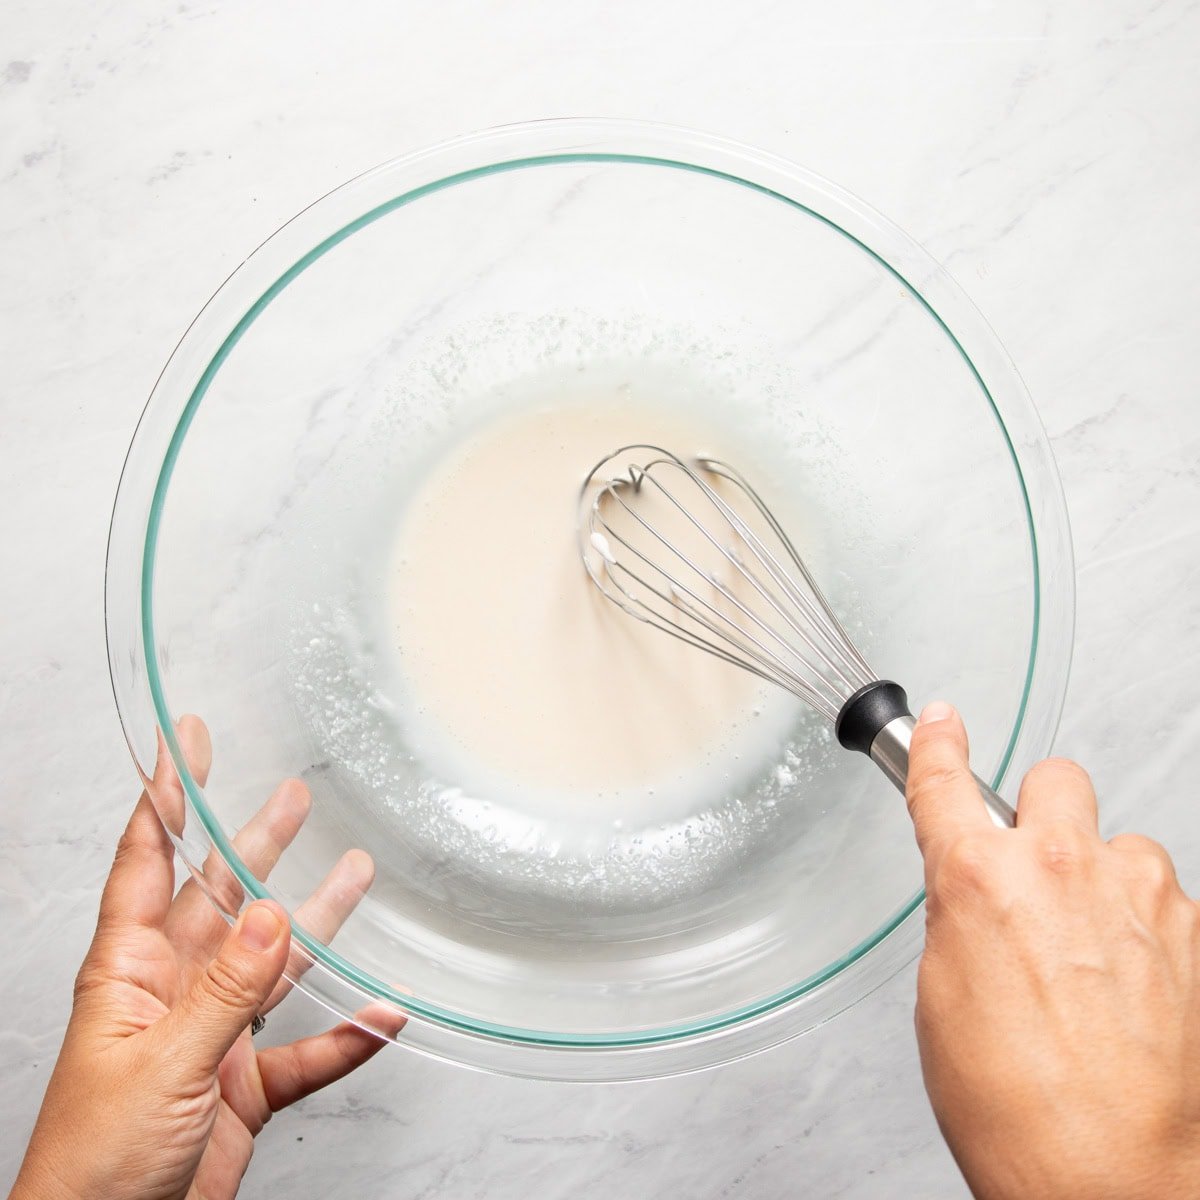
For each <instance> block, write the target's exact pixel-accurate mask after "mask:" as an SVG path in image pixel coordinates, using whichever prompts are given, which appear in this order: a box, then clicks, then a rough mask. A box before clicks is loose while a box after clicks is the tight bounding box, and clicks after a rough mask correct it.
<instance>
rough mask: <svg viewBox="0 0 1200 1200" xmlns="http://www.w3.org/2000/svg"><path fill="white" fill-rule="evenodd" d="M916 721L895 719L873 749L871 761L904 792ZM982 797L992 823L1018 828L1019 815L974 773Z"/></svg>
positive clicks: (910, 716)
mask: <svg viewBox="0 0 1200 1200" xmlns="http://www.w3.org/2000/svg"><path fill="white" fill-rule="evenodd" d="M916 723H917V722H916V719H915V718H914V717H913V716H912V714H911V713H909V714H906V715H905V716H902V717H895V718H894V719H893V720H891V721H889V722H888V723H887V724H886V725H885V726H884V727H883V728H882V729H881V730H880V731H879V733H878V734H877V735H876V737H875V741H874V742H873V743H872V745H871V758H872V759H873V760H874V762H875V765H876V766H878V767H879V769H880V770H881V771H882V772H883V773H884V774H885V775H886V776H887V777H888V778H889V779H890V780H891V781H892V782H893V783H894V784H895V785H896V787H897V788H898V789H899V790H900V791H901V792H903V791H904V785H905V783H906V781H907V779H908V747H909V744H910V743H911V742H912V731H913V728H914V727H915V726H916ZM971 774H972V778H973V779H974V780H975V783H976V785H977V786H978V788H979V794H980V795H981V796H982V797H983V802H984V804H986V805H987V810H988V813H989V815H990V816H991V818H992V820H993V821H995V822H996V824H997V825H1000V826H1002V827H1003V828H1006V829H1008V828H1011V827H1012V826H1013V825H1015V824H1016V821H1017V812H1016V809H1014V808H1013V806H1012V805H1011V804H1009V802H1008V801H1007V800H1005V799H1004V797H1003V796H1001V795H1000V794H999V793H998V792H996V791H994V790H993V789H992V788H990V787H988V785H987V784H986V783H984V781H983V780H982V779H980V778H979V776H978V775H976V774H975V773H974V772H972V773H971Z"/></svg>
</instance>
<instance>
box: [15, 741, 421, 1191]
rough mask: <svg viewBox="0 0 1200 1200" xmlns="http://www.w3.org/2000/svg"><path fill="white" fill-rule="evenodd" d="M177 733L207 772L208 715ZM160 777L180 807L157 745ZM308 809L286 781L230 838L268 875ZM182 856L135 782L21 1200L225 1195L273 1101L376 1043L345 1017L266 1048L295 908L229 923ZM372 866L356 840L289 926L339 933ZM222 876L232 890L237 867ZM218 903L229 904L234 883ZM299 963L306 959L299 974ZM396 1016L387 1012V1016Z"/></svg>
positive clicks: (162, 792) (281, 1104)
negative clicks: (263, 1025)
mask: <svg viewBox="0 0 1200 1200" xmlns="http://www.w3.org/2000/svg"><path fill="white" fill-rule="evenodd" d="M178 737H179V741H180V744H181V746H182V747H183V749H184V753H185V755H186V757H187V760H188V764H189V766H190V768H191V769H192V772H193V774H194V775H195V777H196V778H197V780H198V781H199V782H200V783H201V784H203V783H204V781H205V779H206V777H207V775H208V769H209V765H210V761H211V749H210V745H209V739H208V731H207V730H206V729H205V727H204V725H203V723H202V722H201V721H200V720H199V719H198V718H195V717H184V718H183V719H182V720H181V721H180V723H179V726H178ZM151 787H152V788H153V789H154V795H155V799H156V800H158V801H159V804H160V808H161V807H162V805H163V803H164V800H165V802H166V803H167V804H168V805H170V804H171V803H172V802H174V803H177V804H178V806H179V811H180V812H182V803H183V795H182V788H181V787H180V784H179V780H178V777H177V775H176V774H175V772H174V769H173V767H172V766H171V765H170V759H169V757H168V756H167V755H166V754H165V753H160V755H159V763H158V766H157V768H156V770H155V778H154V780H153V781H152V784H151ZM310 805H311V799H310V797H309V794H308V790H307V788H305V786H304V785H303V784H302V783H300V782H299V781H298V780H290V781H288V782H286V783H284V784H282V785H281V786H280V787H279V789H278V790H277V791H276V792H275V794H274V795H273V796H272V797H271V798H270V799H269V800H268V801H267V802H266V804H265V805H263V807H262V808H261V809H260V810H259V812H258V813H257V815H256V816H254V817H253V818H252V819H251V820H250V821H249V822H247V824H246V825H245V826H244V828H243V829H242V830H241V831H240V832H239V833H238V835H237V837H236V838H235V839H234V846H235V848H236V849H237V852H238V854H239V855H240V856H241V858H242V860H243V862H245V864H246V866H247V867H248V868H249V869H250V870H251V871H253V872H254V874H255V875H256V876H257V877H258V878H260V879H264V878H266V875H267V873H268V872H269V871H270V870H271V868H272V867H273V866H274V865H275V863H276V861H277V860H278V858H279V856H280V854H281V853H282V852H283V851H284V850H285V849H286V847H287V846H288V845H289V844H290V843H291V841H292V839H293V838H294V837H295V836H296V833H297V832H298V830H299V828H300V826H301V825H302V824H303V822H304V819H305V817H306V816H307V815H308V811H309V807H310ZM172 861H173V848H172V845H171V842H170V839H169V838H168V837H167V835H166V833H165V831H164V830H163V827H162V824H161V823H160V821H159V818H158V816H157V815H156V813H155V809H154V807H153V805H152V804H151V802H150V799H149V797H148V796H147V794H146V793H145V792H143V793H142V797H141V799H140V800H139V801H138V805H137V808H136V809H135V810H134V813H133V817H132V818H131V820H130V822H129V826H128V828H127V829H126V830H125V834H124V836H123V837H122V838H121V842H120V845H119V846H118V847H117V855H116V860H115V861H114V863H113V867H112V872H111V874H110V875H109V878H108V883H107V885H106V886H105V889H104V894H103V897H102V899H101V901H100V916H99V920H98V922H97V927H96V936H95V939H94V940H93V942H92V946H91V949H90V950H89V951H88V954H87V957H86V958H85V959H84V962H83V966H82V967H81V968H80V971H79V976H78V979H77V981H76V985H75V1004H74V1008H73V1011H72V1014H71V1019H70V1022H69V1024H68V1026H67V1032H66V1036H65V1039H64V1041H63V1047H62V1051H61V1053H60V1055H59V1059H58V1063H57V1065H56V1066H55V1068H54V1072H53V1074H52V1076H51V1079H50V1084H49V1086H48V1088H47V1090H46V1097H45V1100H44V1101H43V1104H42V1110H41V1113H40V1114H39V1116H38V1120H37V1125H36V1126H35V1128H34V1132H33V1136H32V1138H31V1140H30V1144H29V1150H28V1152H27V1154H26V1157H25V1162H24V1163H23V1165H22V1168H21V1172H20V1174H19V1175H18V1177H17V1182H16V1184H15V1186H14V1189H13V1192H12V1197H11V1200H43V1198H45V1200H50V1198H51V1197H52V1198H53V1200H83V1198H84V1197H87V1198H88V1200H92V1198H99V1197H103V1198H104V1200H151V1198H154V1200H160V1198H161V1200H169V1198H175V1197H194V1198H196V1200H199V1198H200V1197H203V1198H204V1200H226V1198H228V1197H231V1196H233V1195H235V1194H236V1192H237V1190H238V1185H239V1183H240V1182H241V1178H242V1175H243V1174H244V1173H245V1170H246V1167H247V1166H248V1164H249V1162H250V1156H251V1154H252V1152H253V1148H254V1137H255V1136H256V1135H257V1134H258V1132H259V1131H260V1130H261V1129H262V1127H263V1126H264V1125H265V1124H266V1123H267V1121H269V1120H270V1119H271V1115H272V1114H273V1113H276V1112H278V1111H279V1110H280V1109H282V1108H285V1107H286V1106H287V1105H289V1104H293V1103H294V1102H295V1101H297V1100H299V1099H301V1098H302V1097H304V1096H307V1095H309V1094H310V1093H312V1092H314V1091H317V1090H318V1089H319V1088H322V1087H325V1086H326V1085H327V1084H329V1083H332V1082H333V1081H334V1080H337V1079H340V1078H341V1077H342V1076H343V1075H345V1074H347V1073H348V1072H349V1071H352V1070H353V1069H354V1068H355V1067H357V1066H359V1065H360V1064H361V1063H363V1062H365V1061H366V1060H367V1059H368V1058H370V1057H371V1056H372V1055H373V1054H374V1053H375V1052H376V1051H377V1050H379V1049H380V1047H382V1046H383V1044H384V1043H383V1041H382V1040H381V1039H380V1038H378V1037H376V1036H374V1035H372V1034H370V1033H367V1032H366V1031H364V1030H362V1029H360V1028H358V1026H356V1025H354V1024H351V1023H349V1022H347V1023H344V1024H341V1025H338V1026H336V1027H335V1028H333V1029H330V1030H328V1031H327V1032H325V1033H322V1034H320V1035H318V1036H316V1037H311V1038H305V1039H303V1040H301V1041H297V1042H293V1043H291V1044H290V1045H286V1046H275V1047H271V1048H269V1049H264V1050H257V1049H256V1047H255V1046H254V1044H253V1043H252V1042H251V1040H250V1032H249V1026H250V1023H251V1021H252V1019H253V1018H254V1016H255V1015H256V1014H261V1013H264V1012H266V1011H269V1010H270V1009H271V1008H272V1007H273V1006H274V1005H276V1004H278V1003H279V1001H280V1000H282V999H283V997H284V996H285V995H286V994H287V991H288V989H289V987H290V984H288V982H287V980H286V979H283V978H281V976H282V973H283V971H284V968H285V965H286V964H287V963H288V956H289V945H290V940H291V939H290V927H289V924H288V918H287V915H286V913H284V911H283V910H282V909H281V908H280V907H279V905H277V904H275V903H273V902H269V901H258V902H256V903H254V904H251V905H250V906H249V907H248V908H246V909H245V911H243V912H242V914H241V916H240V917H239V919H238V921H237V923H236V925H235V926H234V927H233V929H232V931H231V930H229V928H228V926H227V925H226V923H225V921H224V919H223V918H222V917H221V916H220V915H219V913H218V912H217V910H216V908H215V907H214V906H213V905H212V903H211V902H210V901H209V899H208V897H207V896H205V895H204V894H203V892H202V891H201V890H200V888H199V885H198V884H197V883H196V882H195V881H194V880H189V881H188V882H187V883H185V884H184V886H183V887H182V888H181V889H180V890H179V893H178V895H176V896H174V898H172V892H173V891H174V870H173V865H172ZM222 867H223V864H222ZM210 874H211V873H210ZM373 875H374V865H373V864H372V862H371V860H370V858H369V857H368V855H367V854H366V853H364V852H363V851H361V850H352V851H349V852H348V853H347V854H346V855H344V856H343V857H342V859H341V860H340V861H339V862H338V863H337V864H336V865H335V866H334V867H333V869H332V870H331V871H330V873H329V875H328V876H327V877H326V879H325V881H324V882H323V883H322V884H321V885H320V887H318V889H317V890H316V891H315V892H314V893H313V895H312V896H311V897H310V899H309V900H308V902H307V903H306V904H305V905H303V906H301V908H300V909H299V910H298V911H297V913H296V919H297V921H298V922H299V923H300V924H301V925H302V926H303V927H304V928H305V929H307V930H308V931H310V932H311V933H313V934H314V935H315V936H316V937H318V938H321V939H322V940H326V941H327V940H329V939H330V938H331V937H332V936H333V935H334V933H336V932H337V930H338V929H339V928H340V926H341V924H342V922H343V921H344V920H345V919H346V917H347V916H348V915H349V914H350V913H351V912H352V911H353V909H354V907H355V905H356V904H357V903H358V901H359V900H360V899H361V898H362V896H363V894H364V893H365V892H366V890H367V888H368V887H369V886H370V884H371V880H372V877H373ZM213 877H218V876H213ZM222 885H223V887H224V888H229V887H231V886H232V887H236V884H235V883H234V881H233V877H232V875H229V874H228V873H227V871H226V876H225V878H224V879H223V880H222ZM224 899H225V900H226V902H227V903H229V904H231V911H236V909H237V908H238V907H239V906H240V903H241V899H242V895H241V889H240V888H237V890H236V894H235V895H232V896H231V895H226V896H225V897H224ZM302 969H303V962H302V960H300V959H299V958H296V959H294V960H293V962H292V967H291V970H290V971H289V974H291V975H292V976H293V977H295V976H296V975H297V974H298V973H299V971H300V970H302ZM371 1015H372V1020H373V1023H374V1024H376V1025H377V1026H378V1025H380V1023H381V1022H386V1021H387V1017H386V1014H376V1013H374V1012H372V1014H371ZM399 1023H400V1022H399V1021H398V1020H397V1019H395V1018H392V1028H394V1029H395V1028H398V1026H399Z"/></svg>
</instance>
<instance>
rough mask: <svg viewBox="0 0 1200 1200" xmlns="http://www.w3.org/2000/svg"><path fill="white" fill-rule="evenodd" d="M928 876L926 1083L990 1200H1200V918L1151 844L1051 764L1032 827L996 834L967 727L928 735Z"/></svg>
mask: <svg viewBox="0 0 1200 1200" xmlns="http://www.w3.org/2000/svg"><path fill="white" fill-rule="evenodd" d="M908 802H909V810H910V812H911V814H912V818H913V822H914V825H915V827H916V834H917V842H918V845H919V846H920V849H921V853H922V855H923V857H924V860H925V888H926V893H927V897H928V903H927V909H926V918H927V933H926V946H925V952H924V955H923V956H922V958H921V964H920V970H919V974H918V981H917V1014H916V1022H917V1037H918V1041H919V1043H920V1050H921V1065H922V1069H923V1072H924V1076H925V1086H926V1088H927V1090H928V1092H929V1096H930V1099H931V1101H932V1103H933V1108H934V1111H935V1113H936V1114H937V1118H938V1123H939V1124H940V1126H941V1129H942V1133H943V1134H944V1136H945V1138H946V1141H947V1143H948V1144H949V1146H950V1149H951V1151H952V1153H953V1154H954V1157H955V1158H956V1160H957V1161H958V1164H959V1166H960V1168H961V1169H962V1171H963V1174H964V1175H965V1177H966V1179H967V1182H968V1184H969V1185H970V1187H971V1190H972V1191H973V1192H974V1194H975V1196H976V1197H978V1198H979V1200H1017V1198H1018V1197H1019V1198H1020V1200H1058V1198H1059V1197H1062V1198H1063V1200H1068V1198H1069V1200H1109V1198H1111V1200H1142V1198H1146V1200H1150V1198H1153V1200H1177V1198H1178V1200H1182V1198H1184V1197H1189V1198H1192V1197H1196V1196H1198V1195H1200V906H1198V905H1197V904H1196V903H1194V902H1193V901H1192V900H1190V899H1189V898H1188V897H1187V896H1186V895H1185V894H1184V893H1183V891H1182V890H1181V889H1180V887H1179V883H1178V881H1177V879H1176V877H1175V871H1174V868H1173V867H1172V864H1171V860H1170V858H1169V857H1168V855H1167V852H1166V851H1165V850H1164V849H1163V848H1162V847H1161V846H1159V845H1158V844H1157V843H1155V842H1152V841H1150V840H1149V839H1148V838H1143V837H1139V836H1137V835H1133V834H1122V835H1120V836H1118V837H1115V838H1113V839H1112V840H1111V841H1109V842H1105V841H1103V840H1101V838H1100V835H1099V833H1098V831H1097V820H1096V797H1095V793H1094V792H1093V790H1092V785H1091V781H1090V780H1089V779H1088V776H1087V774H1086V773H1085V772H1084V770H1083V769H1082V768H1081V767H1079V766H1077V765H1076V764H1075V763H1072V762H1067V761H1065V760H1061V759H1050V760H1047V761H1046V762H1043V763H1039V764H1038V765H1037V766H1036V767H1034V768H1033V770H1031V771H1030V772H1029V774H1028V775H1027V776H1026V777H1025V781H1024V783H1023V784H1022V787H1021V794H1020V801H1019V804H1018V807H1017V827H1016V829H998V828H996V827H995V826H994V825H993V824H992V823H991V821H990V819H989V818H988V816H987V814H986V811H985V809H984V807H983V804H982V802H981V800H980V797H979V792H978V789H977V787H976V786H975V784H974V783H973V781H972V779H971V775H970V772H969V769H968V767H967V735H966V731H965V730H964V728H963V725H962V721H961V720H960V719H959V717H958V715H957V713H955V712H954V710H953V709H950V708H949V706H947V705H941V704H938V705H930V707H929V708H927V709H926V710H925V712H924V713H922V715H921V720H920V721H919V722H918V724H917V728H916V730H915V731H914V733H913V739H912V749H911V754H910V761H909V776H908Z"/></svg>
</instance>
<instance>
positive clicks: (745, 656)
mask: <svg viewBox="0 0 1200 1200" xmlns="http://www.w3.org/2000/svg"><path fill="white" fill-rule="evenodd" d="M692 462H693V463H694V464H695V467H694V468H693V466H691V465H689V464H688V463H687V462H685V461H684V460H683V459H682V458H680V457H679V456H677V455H675V454H673V453H671V452H670V451H669V450H666V449H664V448H662V447H661V446H653V445H630V446H624V447H622V448H621V449H619V450H616V451H614V452H613V453H612V454H610V455H607V456H606V457H605V458H604V459H602V460H601V461H600V462H599V463H597V464H596V466H595V467H594V468H593V469H592V471H591V472H590V473H589V475H588V477H587V479H586V480H585V482H584V485H583V489H582V491H581V494H580V513H579V536H580V553H581V555H582V558H583V562H584V566H585V567H586V569H587V573H588V575H589V576H590V577H591V580H592V582H593V583H594V584H595V585H596V587H597V588H598V589H599V590H600V591H601V593H602V594H603V595H604V596H605V597H607V598H608V599H609V600H610V601H612V602H613V603H614V604H616V605H617V606H618V607H620V608H621V609H623V610H624V611H625V612H626V613H628V614H629V615H630V616H633V617H635V618H637V619H638V620H639V621H642V622H645V623H647V624H649V625H652V626H654V627H655V628H658V629H661V630H663V631H664V632H666V633H669V634H671V635H672V636H673V637H676V638H678V639H680V640H681V641H684V642H686V643H688V644H689V645H692V646H694V647H696V648H697V649H701V650H704V651H705V652H706V653H708V654H712V655H714V656H716V657H717V658H720V659H723V660H724V661H726V662H729V663H731V664H733V665H735V666H738V667H740V668H742V669H743V670H746V671H750V672H751V673H753V674H754V675H757V676H758V677H759V678H761V679H764V680H766V681H767V682H769V683H773V684H775V685H777V686H779V687H783V688H785V689H786V690H787V691H789V692H791V693H793V694H794V695H796V696H798V697H799V698H800V699H802V700H804V701H805V702H807V703H808V704H809V705H811V706H812V707H813V708H814V709H816V711H817V712H819V713H821V714H822V715H823V716H824V717H825V718H826V719H827V720H829V721H830V722H831V723H832V724H833V726H834V728H835V731H836V732H837V736H838V740H839V741H840V742H841V744H842V745H843V746H845V747H847V748H848V749H853V750H859V751H861V752H863V753H865V754H867V755H869V756H870V757H871V758H872V759H873V760H874V761H875V762H876V763H877V764H878V765H879V766H880V768H881V769H882V770H883V772H884V774H885V775H887V776H888V777H889V778H890V779H891V780H892V781H893V783H895V784H896V786H897V787H899V788H900V789H901V790H903V788H904V781H905V778H906V776H907V772H908V745H909V741H910V738H911V732H912V729H913V727H914V724H915V722H914V718H913V716H912V714H911V712H910V711H909V708H908V699H907V695H906V694H905V692H904V689H903V688H901V687H900V686H899V685H898V684H896V683H893V682H891V681H890V680H881V679H880V678H879V677H878V675H876V674H875V673H874V672H873V671H872V670H871V668H870V666H869V665H868V664H867V662H866V660H865V659H864V658H863V656H862V654H861V653H860V652H859V651H858V649H857V647H856V646H855V645H854V643H853V641H852V640H851V638H850V637H849V635H848V634H847V632H846V630H845V628H844V627H843V625H842V623H841V621H840V620H839V619H838V617H837V615H836V613H835V612H834V611H833V609H832V607H831V606H830V604H829V603H828V601H827V600H826V598H825V595H824V593H823V592H822V591H821V588H820V587H819V586H818V584H817V582H816V580H815V579H814V578H813V576H812V574H811V572H810V571H809V569H808V567H807V566H806V565H805V563H804V561H803V559H802V558H801V557H800V555H799V553H798V552H797V551H796V548H795V546H794V545H793V544H792V541H791V539H790V538H789V537H788V535H787V533H786V532H785V531H784V529H783V527H782V525H780V523H779V521H778V520H777V518H776V517H775V515H774V514H773V513H772V511H771V510H770V508H769V507H768V506H767V505H766V503H765V502H764V501H763V499H762V498H761V496H760V495H759V494H758V492H757V491H756V490H755V489H754V488H753V487H752V486H751V485H750V483H749V482H748V481H747V480H746V478H745V477H744V476H743V475H742V474H741V473H740V472H739V471H737V470H735V469H734V468H733V467H732V466H730V465H729V464H728V463H725V462H722V461H721V460H719V459H714V458H708V457H699V458H696V459H693V460H692ZM610 472H611V473H610ZM702 473H703V474H702ZM704 476H709V477H711V478H712V479H713V480H714V482H718V481H720V480H725V481H726V482H727V483H729V484H732V485H733V486H734V488H736V489H737V493H736V494H737V495H738V496H740V497H741V498H742V499H743V500H744V501H748V502H749V505H750V509H751V511H746V512H741V511H739V510H738V507H736V506H735V505H734V504H732V503H730V502H729V501H728V500H726V498H725V497H724V496H722V495H721V494H720V492H719V491H718V490H717V487H715V486H714V485H713V483H710V482H709V481H708V479H706V478H704ZM656 510H657V513H656ZM648 514H649V515H648ZM754 514H757V518H758V520H759V521H761V528H755V527H754V524H757V522H754V524H752V521H754ZM978 783H979V787H980V791H981V793H982V795H983V798H984V800H985V802H986V803H987V805H988V807H989V809H990V810H991V812H992V815H993V818H994V819H995V820H996V821H997V823H999V824H1004V825H1011V824H1012V823H1013V820H1014V818H1015V813H1014V811H1013V809H1012V808H1011V806H1009V805H1008V804H1007V802H1006V801H1004V800H1003V799H1002V798H1001V797H1000V796H998V795H997V794H996V793H995V792H994V791H992V789H991V788H989V787H988V786H987V785H986V784H984V783H983V782H982V781H978Z"/></svg>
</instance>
